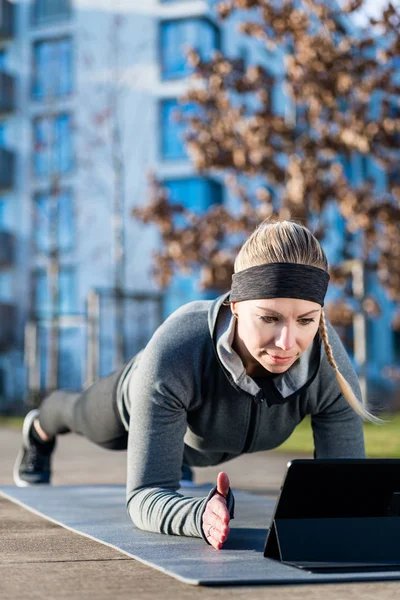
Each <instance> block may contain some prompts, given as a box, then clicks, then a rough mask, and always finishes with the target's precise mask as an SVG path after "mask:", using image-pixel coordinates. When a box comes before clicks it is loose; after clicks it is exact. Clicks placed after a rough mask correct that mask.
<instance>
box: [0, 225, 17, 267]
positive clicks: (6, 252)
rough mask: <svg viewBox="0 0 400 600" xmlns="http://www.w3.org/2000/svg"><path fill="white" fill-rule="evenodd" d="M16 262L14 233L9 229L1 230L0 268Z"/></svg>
mask: <svg viewBox="0 0 400 600" xmlns="http://www.w3.org/2000/svg"><path fill="white" fill-rule="evenodd" d="M13 264H14V235H13V234H12V233H10V232H9V231H0V269H4V268H8V267H11V266H12V265H13Z"/></svg>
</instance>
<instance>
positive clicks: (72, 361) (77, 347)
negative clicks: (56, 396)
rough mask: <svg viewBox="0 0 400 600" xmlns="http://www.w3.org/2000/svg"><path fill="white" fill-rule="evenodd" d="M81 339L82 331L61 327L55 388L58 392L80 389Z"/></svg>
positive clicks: (82, 341) (82, 344)
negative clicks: (66, 389)
mask: <svg viewBox="0 0 400 600" xmlns="http://www.w3.org/2000/svg"><path fill="white" fill-rule="evenodd" d="M83 338H84V336H83V331H82V329H79V328H77V327H62V328H61V329H60V331H59V336H58V381H57V387H58V389H60V390H62V389H65V388H68V389H69V390H77V391H79V390H81V389H82V385H83V381H82V371H83V369H82V355H83V352H82V350H83V348H84V339H83Z"/></svg>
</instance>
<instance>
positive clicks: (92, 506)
mask: <svg viewBox="0 0 400 600" xmlns="http://www.w3.org/2000/svg"><path fill="white" fill-rule="evenodd" d="M210 488H211V484H210V486H196V487H194V488H187V489H182V490H181V493H183V494H184V495H186V496H205V495H206V494H207V492H208V491H209V489H210ZM234 493H235V499H236V509H235V515H236V517H235V519H234V520H233V521H232V522H231V533H230V536H229V539H228V541H227V542H226V544H225V547H224V549H223V550H221V551H216V550H214V549H213V548H212V547H211V546H207V545H206V544H205V543H204V542H203V541H202V540H201V539H199V538H186V537H179V536H167V535H162V534H157V533H148V532H145V531H140V530H138V529H136V528H135V527H134V525H133V524H132V522H131V521H130V519H129V517H128V515H127V512H126V508H125V488H124V487H123V486H109V485H107V486H54V487H53V486H43V487H41V486H37V487H30V488H17V487H13V486H2V487H0V494H1V495H2V496H4V497H5V498H8V499H9V500H11V501H13V502H16V503H17V504H19V505H21V506H23V507H24V508H26V509H28V510H30V511H32V512H34V513H36V514H38V515H40V516H43V517H45V518H46V519H49V520H50V521H52V522H54V523H57V524H59V525H61V526H62V527H65V528H66V529H70V530H71V531H74V532H76V533H79V534H81V535H85V536H87V537H89V538H91V539H94V540H96V541H98V542H100V543H102V544H105V545H107V546H110V547H112V548H115V549H117V550H119V551H120V552H123V553H124V554H126V555H128V556H131V557H132V558H134V559H136V560H139V561H140V562H142V563H144V564H146V565H148V566H150V567H153V568H154V569H158V570H159V571H162V572H163V573H166V574H167V575H171V577H175V578H176V579H179V580H180V581H183V582H185V583H189V584H192V585H239V584H241V585H243V584H261V583H263V584H274V585H276V584H293V583H298V584H299V583H308V584H309V583H324V582H339V581H343V582H344V581H347V582H349V581H372V580H375V581H376V580H381V581H383V580H393V579H400V570H398V571H381V572H377V571H375V572H363V573H360V572H356V573H310V572H307V571H303V570H300V569H296V568H294V567H289V566H286V565H283V564H281V563H279V562H276V561H273V560H269V559H266V558H264V556H263V550H264V543H265V539H266V534H267V527H268V525H269V522H270V519H271V516H272V513H273V509H274V505H275V501H274V500H271V499H269V498H266V497H264V496H256V495H253V494H249V493H245V492H240V491H235V490H234ZM327 543H329V541H328V540H327Z"/></svg>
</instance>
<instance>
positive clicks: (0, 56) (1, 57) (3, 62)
mask: <svg viewBox="0 0 400 600" xmlns="http://www.w3.org/2000/svg"><path fill="white" fill-rule="evenodd" d="M6 70H7V55H6V51H5V50H0V71H6Z"/></svg>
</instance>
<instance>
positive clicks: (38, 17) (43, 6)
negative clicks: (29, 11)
mask: <svg viewBox="0 0 400 600" xmlns="http://www.w3.org/2000/svg"><path fill="white" fill-rule="evenodd" d="M70 15H71V0H34V3H33V22H34V24H35V25H43V24H46V23H54V22H57V21H63V20H65V19H68V18H69V17H70Z"/></svg>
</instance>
